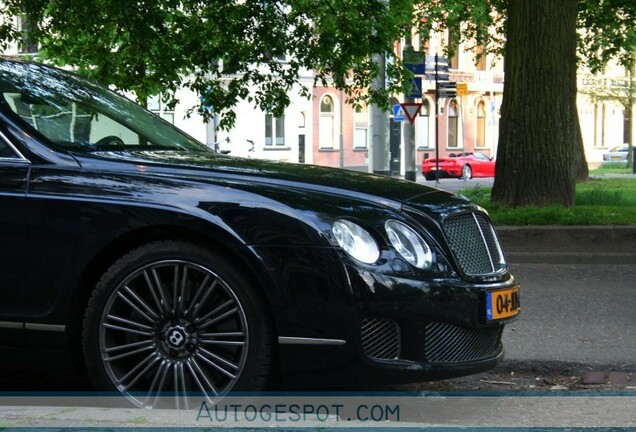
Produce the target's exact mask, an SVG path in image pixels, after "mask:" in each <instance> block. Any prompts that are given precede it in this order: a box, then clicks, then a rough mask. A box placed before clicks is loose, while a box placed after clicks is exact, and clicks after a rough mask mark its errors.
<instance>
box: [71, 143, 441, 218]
mask: <svg viewBox="0 0 636 432" xmlns="http://www.w3.org/2000/svg"><path fill="white" fill-rule="evenodd" d="M74 156H75V157H76V159H77V160H78V162H79V163H80V165H82V166H86V167H87V166H91V165H94V164H98V165H101V166H102V168H106V167H107V166H108V164H109V163H114V164H117V165H119V164H118V162H127V163H133V164H134V166H136V167H138V170H139V171H140V172H142V171H143V172H145V173H155V174H160V175H175V176H178V177H205V178H210V179H216V180H223V181H233V182H237V181H240V182H250V183H262V184H269V185H280V186H285V187H293V188H299V189H309V190H313V191H321V190H324V191H325V192H327V193H330V194H338V190H340V194H342V191H347V193H348V194H351V193H353V194H359V195H364V196H365V198H366V199H372V197H373V198H375V199H374V200H375V201H381V202H382V203H383V204H384V205H389V206H391V207H401V206H402V204H403V203H405V202H407V201H411V202H412V203H413V204H415V203H417V202H423V201H426V202H430V201H436V202H438V203H441V202H444V201H448V200H449V199H451V200H453V196H452V195H451V194H450V193H448V192H445V191H441V190H439V189H435V188H432V187H428V186H424V185H421V184H417V183H414V182H410V181H404V180H399V179H395V178H390V177H386V176H380V175H373V174H368V173H365V172H360V171H352V170H345V169H338V168H330V167H322V166H317V165H302V164H292V163H285V162H275V161H266V160H260V159H248V158H239V157H233V156H225V155H220V154H215V153H207V152H187V151H183V152H181V151H109V152H93V153H90V154H85V153H82V154H74ZM112 168H113V169H117V167H116V166H113V167H112ZM424 196H426V198H424Z"/></svg>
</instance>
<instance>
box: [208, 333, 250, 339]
mask: <svg viewBox="0 0 636 432" xmlns="http://www.w3.org/2000/svg"><path fill="white" fill-rule="evenodd" d="M243 336H245V333H243V332H215V333H201V337H202V338H219V337H243Z"/></svg>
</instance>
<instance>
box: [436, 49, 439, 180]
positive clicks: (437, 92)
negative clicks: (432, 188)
mask: <svg viewBox="0 0 636 432" xmlns="http://www.w3.org/2000/svg"><path fill="white" fill-rule="evenodd" d="M438 98H439V91H438V90H437V54H435V182H436V183H439V109H438V107H437V99H438Z"/></svg>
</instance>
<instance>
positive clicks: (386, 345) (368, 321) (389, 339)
mask: <svg viewBox="0 0 636 432" xmlns="http://www.w3.org/2000/svg"><path fill="white" fill-rule="evenodd" d="M361 340H362V350H363V351H364V353H365V354H366V355H367V356H369V357H371V358H373V359H378V360H394V359H397V358H398V357H399V356H400V349H401V337H400V326H399V325H398V324H397V323H396V322H395V321H393V320H391V319H380V318H365V319H364V320H362V325H361Z"/></svg>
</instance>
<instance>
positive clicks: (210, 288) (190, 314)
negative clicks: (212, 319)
mask: <svg viewBox="0 0 636 432" xmlns="http://www.w3.org/2000/svg"><path fill="white" fill-rule="evenodd" d="M218 283H219V282H218V281H216V280H215V281H214V282H212V284H211V285H209V286H208V288H207V289H206V290H205V294H204V295H203V298H202V299H201V300H200V301H198V302H197V304H195V305H194V306H193V307H192V310H191V311H188V312H187V315H188V317H190V318H194V317H196V316H197V313H198V312H199V309H201V306H203V305H204V304H205V301H206V300H207V299H208V298H209V297H210V295H212V293H213V292H214V288H216V286H217V284H218Z"/></svg>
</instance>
